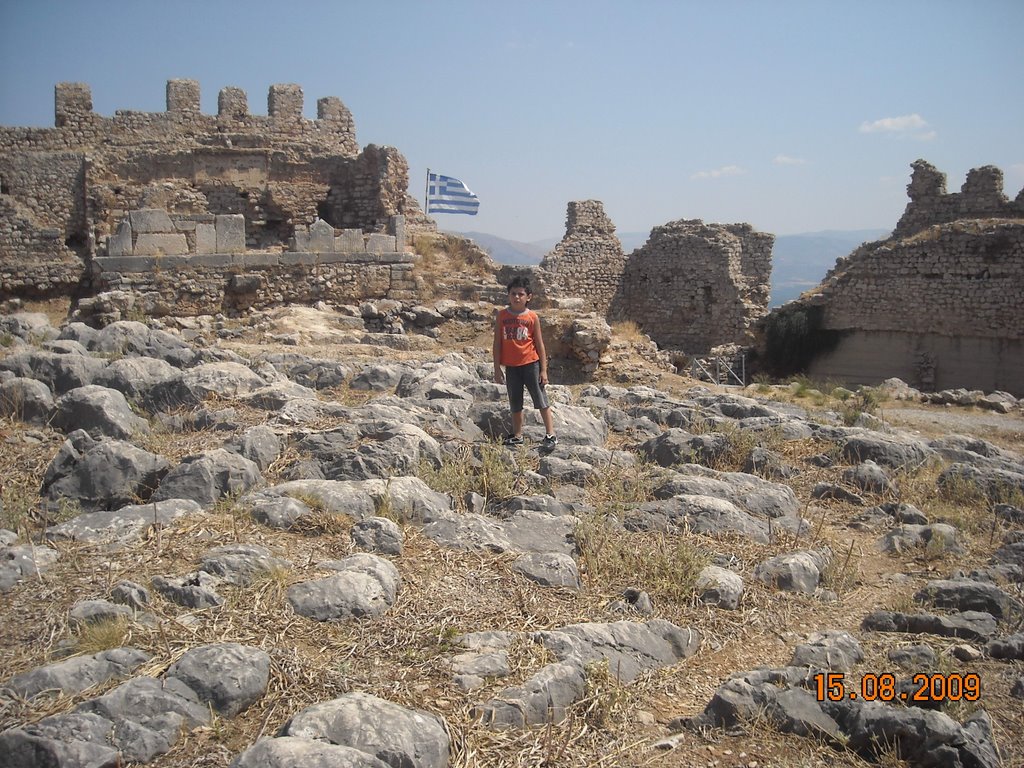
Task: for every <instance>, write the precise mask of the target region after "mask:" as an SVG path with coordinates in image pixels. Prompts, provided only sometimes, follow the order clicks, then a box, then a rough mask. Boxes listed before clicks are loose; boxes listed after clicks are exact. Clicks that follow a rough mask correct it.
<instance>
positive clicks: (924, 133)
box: [860, 112, 938, 141]
mask: <svg viewBox="0 0 1024 768" xmlns="http://www.w3.org/2000/svg"><path fill="white" fill-rule="evenodd" d="M860 132H861V133H887V134H890V135H893V136H899V137H909V138H912V139H917V140H918V141H931V140H932V139H934V138H935V137H936V136H938V134H937V133H936V132H935V131H934V130H933V129H932V128H931V127H930V126H929V125H928V121H927V120H925V119H924V118H923V117H921V116H920V115H919V114H917V113H916V112H915V113H914V114H912V115H900V116H899V117H883V118H882V119H880V120H873V121H871V122H868V121H867V120H865V121H864V122H863V123H861V124H860Z"/></svg>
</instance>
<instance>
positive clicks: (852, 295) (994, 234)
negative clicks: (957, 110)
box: [769, 160, 1024, 395]
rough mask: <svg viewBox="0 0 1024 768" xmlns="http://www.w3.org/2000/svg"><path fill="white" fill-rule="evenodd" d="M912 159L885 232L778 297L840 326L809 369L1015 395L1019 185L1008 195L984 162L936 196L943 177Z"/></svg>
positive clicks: (1022, 267)
mask: <svg viewBox="0 0 1024 768" xmlns="http://www.w3.org/2000/svg"><path fill="white" fill-rule="evenodd" d="M912 168H913V174H912V177H911V182H910V184H909V185H908V187H907V192H908V194H909V195H910V203H909V204H908V205H907V209H906V212H905V213H904V215H903V217H902V218H901V219H900V222H899V225H898V226H897V227H896V229H895V231H894V233H893V235H892V237H890V238H889V239H888V240H884V241H881V242H878V243H869V244H866V245H863V246H861V247H860V248H858V249H857V250H855V251H854V252H853V253H851V254H850V255H849V256H846V257H844V258H842V259H840V260H839V261H837V262H836V266H835V267H834V268H833V269H832V270H831V271H830V272H829V273H828V275H826V276H825V279H824V281H823V282H822V284H821V285H820V286H819V287H818V288H817V289H816V290H815V291H814V292H813V293H810V294H807V295H805V296H804V297H802V298H801V299H799V300H798V301H797V302H796V303H791V304H790V305H787V308H788V311H798V310H799V309H800V308H801V305H803V306H807V307H810V306H815V307H820V308H821V312H820V317H821V328H822V330H825V331H838V332H839V337H838V338H839V341H838V346H836V347H835V348H834V349H830V350H828V351H822V352H819V354H818V355H817V356H816V357H815V358H814V359H813V360H812V361H811V363H810V368H809V370H810V371H811V372H812V373H813V374H814V375H817V376H822V377H828V376H833V377H837V378H840V379H844V380H848V381H851V382H855V383H878V382H880V381H882V380H884V379H886V378H889V377H892V376H898V377H900V378H904V379H905V380H907V381H909V382H910V383H911V384H913V385H914V386H916V387H919V388H921V389H926V390H927V389H933V388H939V389H942V388H949V387H967V388H972V389H973V388H985V389H987V390H990V389H992V388H999V389H1004V390H1007V391H1009V392H1012V393H1014V394H1015V395H1021V394H1024V343H1022V340H1024V192H1022V193H1021V194H1018V195H1017V199H1016V201H1014V202H1009V201H1008V200H1007V198H1006V196H1005V195H1004V194H1003V191H1002V172H1001V171H999V169H997V168H993V167H992V166H985V167H982V168H976V169H974V170H972V171H970V172H969V173H968V174H967V181H966V183H965V184H964V185H963V188H962V191H961V192H960V193H958V194H946V192H945V176H944V175H943V174H941V173H939V172H938V171H936V170H935V168H934V167H932V166H931V165H929V164H928V163H926V162H925V161H924V160H918V161H916V162H915V163H913V164H912ZM769 319H771V318H769Z"/></svg>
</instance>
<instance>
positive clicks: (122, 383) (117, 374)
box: [95, 357, 181, 411]
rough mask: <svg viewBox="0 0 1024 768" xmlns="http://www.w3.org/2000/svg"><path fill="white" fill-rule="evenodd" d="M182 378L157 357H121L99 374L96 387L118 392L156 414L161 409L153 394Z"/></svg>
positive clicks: (175, 370) (170, 366) (179, 372)
mask: <svg viewBox="0 0 1024 768" xmlns="http://www.w3.org/2000/svg"><path fill="white" fill-rule="evenodd" d="M180 378H181V371H180V370H178V369H177V368H175V367H174V366H173V365H171V364H170V363H168V362H167V361H166V360H158V359H157V358H154V357H122V358H120V359H119V360H113V361H112V362H111V363H110V364H109V365H107V367H106V368H104V369H103V370H102V371H100V372H99V374H97V376H96V379H95V383H96V384H100V385H102V386H104V387H109V388H110V389H116V390H117V391H118V392H120V393H121V394H123V395H124V396H125V398H126V399H128V400H129V401H131V402H135V403H138V404H139V405H141V406H142V407H143V408H145V409H146V410H148V411H153V410H157V408H158V406H160V405H161V403H159V402H157V401H155V400H154V399H153V397H152V394H153V391H154V390H155V389H157V388H158V387H166V386H168V385H170V383H171V382H172V381H174V380H176V379H180Z"/></svg>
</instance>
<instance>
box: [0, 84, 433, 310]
mask: <svg viewBox="0 0 1024 768" xmlns="http://www.w3.org/2000/svg"><path fill="white" fill-rule="evenodd" d="M166 97H167V111H166V112H160V113H150V112H136V111H118V112H117V113H116V114H115V115H114V117H112V118H107V117H102V116H100V115H97V114H96V113H94V112H93V111H92V96H91V90H90V89H89V87H88V86H87V85H84V84H81V83H61V84H59V85H57V87H56V89H55V127H53V128H18V127H14V128H12V127H0V214H2V216H0V297H2V296H5V295H6V296H12V295H21V296H26V295H28V296H39V297H44V296H48V295H62V294H67V293H74V292H75V291H76V290H88V286H87V285H82V284H81V283H82V278H83V275H87V273H88V270H86V269H85V265H86V262H87V261H88V260H89V259H91V258H92V257H94V256H95V255H97V254H104V253H105V252H106V248H107V242H108V239H109V238H110V237H111V235H113V234H114V231H115V227H116V226H117V225H118V224H119V222H120V221H121V220H123V219H124V218H125V216H126V215H127V214H128V213H129V212H130V211H133V210H138V209H148V208H163V209H164V210H166V211H167V212H168V213H182V214H197V215H202V214H208V215H214V216H217V215H232V214H236V215H241V216H243V217H244V219H245V223H246V227H245V231H246V238H247V246H248V247H249V248H253V249H260V250H275V249H283V247H284V244H285V243H286V241H287V239H288V238H289V237H291V236H292V234H293V232H294V229H295V226H296V225H305V224H309V223H310V222H312V221H314V220H315V219H316V218H317V217H319V218H321V219H324V220H326V221H328V222H329V223H331V224H332V225H333V226H336V227H339V228H345V229H353V228H354V229H361V230H363V231H364V232H385V231H386V230H387V227H388V223H389V221H390V219H391V217H392V216H395V215H405V214H408V215H409V219H410V222H411V223H414V224H416V223H422V220H423V218H424V217H423V216H422V214H421V213H420V211H419V207H418V205H417V203H416V201H415V200H414V199H413V198H411V197H409V196H408V195H407V193H406V190H407V187H408V165H407V163H406V161H405V158H404V157H402V155H401V154H400V153H399V152H398V151H397V150H396V149H394V148H393V147H377V146H374V145H370V146H368V147H366V148H365V149H363V150H362V151H360V149H359V146H358V144H357V142H356V135H355V126H354V122H353V119H352V115H351V113H350V112H349V110H348V109H347V108H346V107H345V105H344V104H343V103H342V102H341V101H340V100H339V99H337V98H334V97H329V98H324V99H320V100H319V101H318V102H317V115H318V116H317V118H316V119H315V120H308V119H306V118H304V117H303V115H302V110H303V94H302V89H301V88H300V87H299V86H297V85H274V86H271V88H270V90H269V94H268V98H267V108H268V114H267V115H266V116H260V115H253V114H250V113H249V110H248V99H247V96H246V94H245V92H244V91H242V90H240V89H238V88H225V89H223V90H222V91H221V92H220V94H219V99H218V113H217V115H205V114H202V113H201V111H200V105H199V97H200V92H199V84H198V83H196V82H195V81H191V80H171V81H169V82H168V83H167V93H166Z"/></svg>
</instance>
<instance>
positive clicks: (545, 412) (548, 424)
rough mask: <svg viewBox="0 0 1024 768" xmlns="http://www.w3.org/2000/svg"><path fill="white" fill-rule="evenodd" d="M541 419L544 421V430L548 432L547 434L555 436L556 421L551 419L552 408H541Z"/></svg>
mask: <svg viewBox="0 0 1024 768" xmlns="http://www.w3.org/2000/svg"><path fill="white" fill-rule="evenodd" d="M540 417H541V419H543V420H544V429H545V430H546V432H545V434H548V435H553V434H555V423H554V419H552V418H551V406H548V407H547V408H541V409H540Z"/></svg>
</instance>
